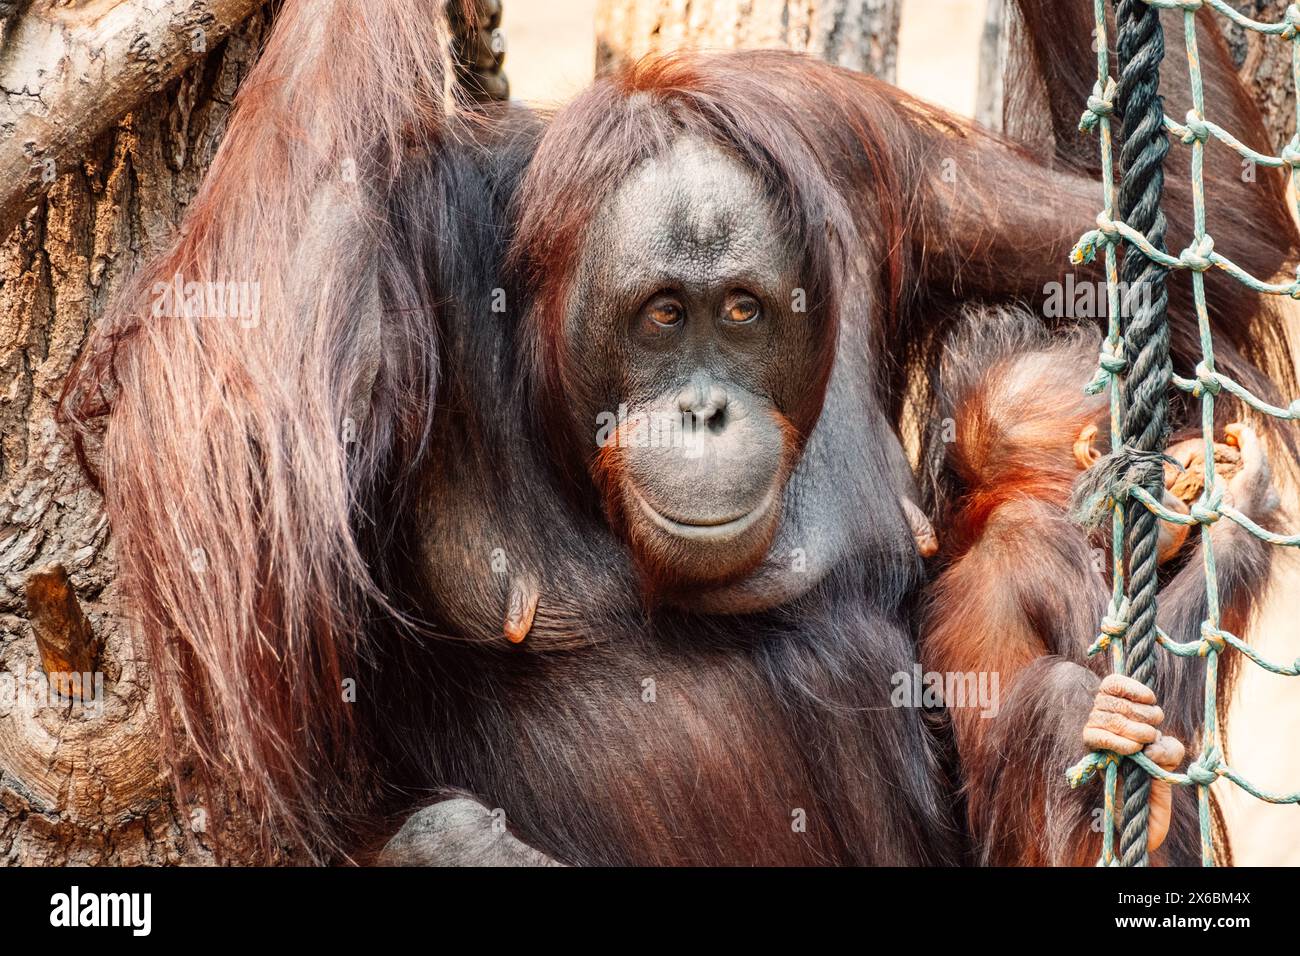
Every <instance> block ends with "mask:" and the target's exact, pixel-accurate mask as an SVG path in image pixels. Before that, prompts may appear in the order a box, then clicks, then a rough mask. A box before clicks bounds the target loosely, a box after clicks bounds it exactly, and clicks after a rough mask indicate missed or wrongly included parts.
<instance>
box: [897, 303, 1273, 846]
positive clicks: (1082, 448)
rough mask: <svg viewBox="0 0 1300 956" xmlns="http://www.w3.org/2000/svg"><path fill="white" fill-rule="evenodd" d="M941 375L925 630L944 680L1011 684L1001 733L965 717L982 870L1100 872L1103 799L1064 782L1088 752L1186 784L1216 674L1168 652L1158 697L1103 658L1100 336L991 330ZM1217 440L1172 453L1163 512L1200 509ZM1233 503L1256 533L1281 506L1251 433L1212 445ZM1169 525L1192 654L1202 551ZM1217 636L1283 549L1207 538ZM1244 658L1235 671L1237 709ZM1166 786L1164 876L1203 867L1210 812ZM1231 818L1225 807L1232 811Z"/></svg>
mask: <svg viewBox="0 0 1300 956" xmlns="http://www.w3.org/2000/svg"><path fill="white" fill-rule="evenodd" d="M974 318H975V320H974V321H972V322H970V323H968V324H967V325H966V327H965V328H964V329H963V330H961V331H960V332H959V333H958V334H957V335H956V336H955V338H954V340H953V341H952V343H951V347H950V348H949V349H948V351H947V352H946V354H945V360H944V365H943V368H942V369H941V372H940V375H941V383H940V384H941V396H942V402H943V407H942V409H941V414H942V416H943V418H944V421H945V423H946V424H947V426H948V432H949V435H948V437H949V438H950V439H951V440H949V441H947V442H945V443H944V444H943V447H941V448H939V447H937V448H936V450H935V452H934V453H933V454H932V455H931V456H930V457H929V461H930V463H931V468H932V478H933V481H934V482H936V483H937V485H938V486H939V488H940V489H941V491H942V493H940V494H939V495H938V500H940V501H948V502H951V505H950V506H949V508H948V510H947V511H946V512H945V513H941V514H939V515H938V516H937V521H936V524H937V526H938V527H939V528H940V529H941V533H940V534H939V541H940V548H939V554H938V556H937V558H936V560H937V561H938V562H939V571H938V574H937V577H936V579H935V581H934V583H933V584H932V586H931V588H930V590H929V593H928V597H927V601H926V607H925V612H924V617H923V621H922V631H921V635H922V650H921V654H922V664H923V666H924V668H925V669H926V670H927V671H934V672H940V673H944V674H954V673H956V674H982V673H987V674H991V673H996V674H998V678H999V682H1000V687H1001V689H1002V700H1001V701H1000V702H999V706H998V707H997V708H996V709H994V711H993V713H992V715H989V716H986V715H988V714H989V713H990V712H989V710H988V709H984V710H977V709H974V708H971V709H966V708H961V707H952V706H951V704H950V706H949V714H950V717H951V720H952V725H953V729H954V734H955V738H956V743H957V749H958V754H959V758H960V761H961V768H962V779H963V780H964V781H965V790H964V796H965V801H966V817H967V822H968V826H969V830H970V834H971V838H972V841H973V843H974V854H975V858H976V860H977V861H978V862H980V863H983V864H989V865H1091V864H1092V863H1095V862H1096V860H1097V858H1098V856H1099V855H1100V851H1101V819H1100V815H1099V814H1097V813H1094V810H1095V808H1097V807H1099V806H1100V803H1101V798H1100V793H1099V792H1098V788H1097V785H1096V784H1091V785H1089V786H1086V787H1081V788H1079V789H1078V790H1071V789H1070V787H1069V785H1068V784H1067V782H1066V779H1065V769H1066V768H1067V767H1068V766H1070V765H1071V764H1073V763H1074V762H1076V761H1077V760H1078V759H1079V758H1080V757H1082V756H1083V754H1084V753H1085V752H1086V751H1089V750H1111V751H1115V752H1117V753H1120V754H1126V755H1127V754H1134V753H1137V752H1138V751H1142V752H1143V753H1145V754H1146V755H1147V756H1148V757H1150V758H1151V759H1152V760H1153V761H1154V762H1155V763H1156V764H1157V765H1158V766H1160V767H1162V768H1164V769H1167V770H1176V769H1178V768H1179V766H1180V765H1181V764H1182V762H1183V759H1184V755H1185V752H1186V751H1188V750H1192V751H1196V750H1199V748H1200V746H1201V740H1200V735H1201V714H1200V708H1201V689H1202V679H1203V674H1204V661H1203V660H1202V659H1200V658H1175V657H1173V656H1171V655H1167V654H1163V653H1162V654H1161V655H1160V662H1159V670H1158V673H1157V677H1156V680H1155V681H1154V686H1153V687H1147V686H1145V685H1143V684H1141V683H1139V682H1137V681H1135V680H1133V679H1131V678H1128V677H1123V676H1118V675H1110V674H1108V671H1109V665H1110V658H1109V655H1108V654H1097V655H1095V656H1093V657H1092V658H1089V657H1088V656H1087V654H1086V651H1087V649H1088V647H1089V646H1090V645H1091V644H1092V643H1093V641H1094V640H1095V639H1096V637H1097V633H1098V624H1099V622H1100V620H1101V618H1102V616H1103V615H1104V614H1105V613H1106V610H1107V605H1108V603H1109V596H1110V580H1109V569H1110V566H1111V560H1110V555H1109V553H1108V549H1107V545H1108V542H1109V522H1105V531H1104V533H1097V532H1089V531H1087V530H1085V528H1083V527H1081V526H1080V524H1079V523H1077V522H1076V520H1074V518H1073V517H1072V515H1071V496H1072V490H1073V488H1074V486H1075V483H1076V480H1077V479H1079V478H1080V476H1082V475H1083V474H1084V473H1085V471H1086V470H1087V469H1089V468H1091V467H1092V466H1093V464H1094V463H1095V462H1096V461H1097V460H1098V459H1099V458H1100V457H1101V456H1102V454H1104V453H1105V452H1106V451H1107V450H1108V446H1109V401H1108V397H1107V396H1106V395H1105V394H1102V395H1097V396H1092V395H1087V394H1085V393H1084V391H1083V388H1082V383H1084V382H1085V381H1087V379H1088V378H1089V377H1090V375H1091V373H1092V370H1093V368H1094V366H1095V363H1096V356H1097V351H1098V349H1097V344H1098V343H1097V338H1096V333H1095V332H1093V331H1091V330H1088V331H1086V332H1085V331H1081V330H1080V331H1070V332H1065V333H1059V334H1056V335H1053V334H1051V333H1049V332H1047V331H1046V330H1044V329H1043V328H1042V326H1041V323H1040V321H1039V320H1038V319H1036V318H1035V317H1033V316H1030V315H1027V314H1021V313H1016V312H1001V311H990V312H983V313H979V314H977V315H976V316H975V317H974ZM1202 452H1203V447H1202V441H1201V440H1200V439H1199V438H1197V439H1189V440H1187V441H1178V442H1176V443H1175V444H1173V445H1172V446H1171V448H1170V449H1169V454H1170V457H1171V458H1174V459H1175V460H1177V461H1178V462H1179V464H1180V467H1174V466H1172V465H1171V466H1170V467H1169V468H1168V469H1167V471H1166V493H1165V503H1166V505H1167V506H1168V507H1169V508H1170V509H1172V510H1175V511H1180V512H1184V513H1185V512H1187V510H1188V503H1189V502H1190V501H1193V500H1195V499H1196V497H1197V496H1199V494H1200V490H1201V483H1203V480H1204V479H1203V476H1202V478H1201V479H1200V482H1199V483H1198V480H1197V479H1196V477H1195V472H1196V471H1197V469H1199V468H1201V466H1202V463H1201V462H1200V455H1201V454H1202ZM1215 460H1216V463H1219V464H1220V468H1219V474H1220V475H1221V476H1222V477H1223V478H1224V480H1225V481H1226V482H1227V488H1226V494H1225V500H1226V501H1227V502H1228V503H1230V504H1232V505H1234V506H1235V507H1236V508H1238V509H1239V510H1241V511H1242V512H1244V513H1246V514H1248V515H1250V516H1251V517H1252V518H1253V519H1255V520H1256V521H1261V520H1263V519H1266V518H1267V517H1268V514H1269V513H1270V512H1271V511H1272V510H1273V509H1274V508H1276V507H1277V504H1278V499H1277V495H1276V494H1275V493H1274V492H1273V491H1272V487H1271V482H1270V476H1269V468H1268V462H1267V459H1266V456H1265V454H1264V452H1263V450H1262V448H1261V446H1260V442H1259V439H1258V437H1257V436H1256V434H1255V433H1254V431H1253V430H1252V429H1250V428H1249V427H1246V426H1244V425H1234V426H1229V427H1228V429H1227V430H1226V435H1225V437H1224V439H1223V442H1222V445H1216V449H1215ZM1187 531H1188V529H1187V527H1186V526H1182V525H1174V524H1167V523H1163V522H1162V526H1161V543H1160V561H1161V565H1162V567H1161V591H1160V596H1159V623H1160V626H1161V627H1162V628H1163V629H1164V631H1165V632H1166V633H1167V634H1168V635H1169V636H1170V637H1171V638H1172V639H1173V640H1176V641H1191V640H1196V639H1199V636H1200V623H1201V621H1202V620H1203V618H1204V616H1205V587H1204V572H1203V568H1202V563H1201V559H1200V554H1199V551H1200V544H1199V533H1198V535H1193V536H1191V537H1190V539H1189V535H1188V533H1187ZM1211 538H1212V541H1213V545H1214V551H1215V556H1216V560H1217V563H1218V572H1219V574H1218V580H1219V594H1220V605H1221V608H1222V616H1221V622H1222V627H1223V628H1224V629H1225V630H1228V631H1232V632H1234V633H1238V634H1239V633H1241V630H1242V628H1243V626H1244V624H1245V621H1246V619H1247V617H1248V616H1249V613H1250V610H1251V602H1252V598H1253V597H1254V595H1255V594H1256V593H1258V592H1260V591H1261V590H1262V587H1263V585H1264V584H1265V583H1266V581H1267V577H1268V568H1269V549H1268V547H1267V546H1266V545H1264V544H1263V543H1262V542H1259V541H1257V540H1256V539H1254V538H1252V537H1251V536H1250V535H1248V534H1246V533H1245V532H1244V531H1243V530H1242V529H1241V528H1239V527H1237V526H1236V525H1235V524H1234V523H1233V522H1231V521H1229V520H1220V521H1218V522H1216V523H1215V524H1214V525H1213V526H1212V528H1211ZM1232 658H1233V655H1230V654H1229V655H1225V656H1224V658H1223V660H1222V663H1221V665H1220V681H1221V685H1220V686H1221V695H1220V699H1226V692H1225V690H1224V688H1225V685H1226V684H1227V682H1229V681H1231V678H1232V672H1233V668H1232V663H1233V662H1232ZM1175 789H1177V790H1178V791H1184V790H1185V788H1172V787H1171V786H1170V785H1169V784H1166V783H1162V782H1160V781H1154V782H1153V785H1152V790H1151V801H1150V806H1151V813H1150V823H1149V848H1150V849H1151V850H1152V851H1153V853H1154V852H1155V851H1159V852H1158V853H1155V856H1154V857H1153V862H1155V863H1166V864H1175V865H1176V864H1194V863H1196V862H1197V861H1198V859H1199V853H1200V848H1199V847H1200V844H1199V840H1198V838H1197V830H1196V813H1195V805H1194V798H1192V796H1191V795H1190V794H1189V793H1186V792H1177V793H1175V792H1172V791H1173V790H1175ZM1216 814H1217V808H1216Z"/></svg>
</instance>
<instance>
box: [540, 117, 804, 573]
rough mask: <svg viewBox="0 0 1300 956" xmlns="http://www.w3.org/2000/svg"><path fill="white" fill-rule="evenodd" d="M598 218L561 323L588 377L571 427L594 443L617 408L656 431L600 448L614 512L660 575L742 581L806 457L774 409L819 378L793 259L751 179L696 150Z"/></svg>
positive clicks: (637, 181)
mask: <svg viewBox="0 0 1300 956" xmlns="http://www.w3.org/2000/svg"><path fill="white" fill-rule="evenodd" d="M597 223H598V226H597V228H596V229H595V230H593V233H592V235H591V236H590V238H589V249H590V250H591V254H589V255H588V256H587V258H586V259H585V268H584V269H583V270H582V273H581V274H580V276H579V279H578V282H577V284H576V288H575V290H574V293H573V296H572V299H571V302H570V307H569V313H568V319H567V322H566V328H565V335H566V341H567V343H568V346H569V349H568V352H569V355H568V365H569V367H571V368H574V369H584V370H586V373H585V374H584V376H583V380H582V381H581V382H578V383H576V384H575V387H574V389H573V391H574V393H575V395H581V396H583V397H585V398H587V400H586V401H584V402H575V403H574V415H575V421H574V426H575V427H576V428H578V429H579V430H580V433H581V430H582V429H583V427H584V425H585V426H586V430H587V433H588V435H589V436H590V437H589V438H588V441H589V442H593V443H594V442H596V441H598V436H597V434H596V432H595V431H594V430H593V429H592V427H591V425H592V423H594V422H596V421H597V419H598V418H599V417H600V415H601V412H604V411H609V410H612V409H617V408H619V407H620V406H625V407H626V409H627V411H628V414H627V417H628V418H630V419H631V420H632V421H634V422H637V421H639V422H643V423H644V422H650V423H655V424H659V425H661V437H667V438H668V439H669V440H668V441H667V442H664V441H662V440H661V441H659V442H657V443H656V445H657V447H645V443H644V442H643V443H642V444H641V446H640V447H638V445H637V444H635V443H634V442H629V441H618V440H617V439H618V436H617V435H616V436H614V440H613V441H608V442H607V444H606V448H605V452H604V454H603V455H602V460H604V459H608V458H611V457H612V458H614V459H615V461H614V462H611V463H610V464H611V470H612V471H613V473H614V477H613V481H612V485H613V487H612V488H610V489H609V491H610V493H611V495H612V496H613V497H614V499H615V500H614V501H613V502H610V504H612V505H614V506H615V507H617V508H618V509H619V511H620V512H621V514H620V515H619V516H618V518H619V519H620V520H621V522H622V523H623V526H624V528H625V530H626V533H627V535H628V536H629V538H630V539H631V542H632V543H633V544H634V546H635V549H636V551H637V553H638V554H641V555H643V556H644V557H645V558H646V560H647V568H646V570H647V571H648V573H650V574H651V575H653V576H654V577H655V578H656V579H659V580H661V581H663V582H667V583H672V584H674V585H678V586H698V585H710V584H716V583H719V582H729V581H732V580H735V579H737V578H738V577H740V576H742V575H744V574H745V573H746V572H748V571H750V570H752V569H753V568H754V567H755V566H756V565H757V564H758V563H759V562H760V561H761V560H762V559H763V558H764V556H765V555H767V554H768V553H769V550H770V547H771V545H772V541H773V539H774V537H775V535H776V531H777V528H778V527H779V525H780V523H781V512H782V496H783V492H784V486H785V481H786V477H787V475H788V474H789V471H790V465H791V464H792V463H793V459H794V457H795V455H796V454H797V448H796V447H794V446H795V442H794V437H795V436H793V435H787V434H786V431H787V429H785V428H783V426H782V419H781V417H780V408H781V407H782V405H783V399H784V400H788V399H789V398H790V397H791V395H790V392H791V389H792V388H795V387H798V385H799V384H801V382H802V383H804V384H806V383H807V381H808V379H809V377H811V376H812V374H813V368H812V363H813V361H814V360H815V355H814V353H815V349H816V344H817V343H816V341H815V338H816V336H815V331H816V330H813V329H810V328H809V326H810V325H811V322H810V320H809V317H808V316H807V315H806V314H800V313H796V312H794V311H793V310H792V307H791V306H792V298H793V290H794V289H795V288H796V287H797V286H798V282H799V280H798V275H797V272H796V269H795V266H796V265H797V259H796V257H795V255H794V252H793V250H791V249H790V248H789V247H788V244H787V243H786V242H785V241H784V240H783V238H782V234H781V230H780V228H779V224H778V223H777V221H776V217H775V215H774V214H773V210H772V208H771V205H770V203H768V202H766V201H765V199H764V197H763V195H762V192H761V189H760V186H759V184H758V183H757V182H756V180H755V177H754V175H753V174H752V173H751V172H750V171H749V170H746V169H745V168H743V167H742V166H740V165H739V163H737V162H736V161H735V160H732V159H730V158H729V157H727V156H726V155H725V154H723V153H721V152H720V151H719V150H717V149H716V148H715V147H711V146H708V145H705V144H702V143H699V142H696V141H693V140H690V139H682V140H679V141H678V142H677V143H676V144H675V145H674V146H673V147H672V149H671V150H670V151H669V152H668V153H666V154H665V155H664V156H662V157H660V158H657V159H654V160H651V161H650V162H648V163H646V164H644V165H643V166H642V167H641V168H640V169H639V170H638V171H637V172H635V173H634V174H632V175H631V176H629V177H628V179H627V180H626V181H625V182H624V183H623V184H622V185H621V186H620V187H619V189H618V190H617V192H616V193H615V194H614V196H613V197H612V199H611V201H610V202H609V203H608V204H607V207H606V209H605V210H604V211H603V212H602V214H601V216H600V217H599V218H598V219H597ZM597 250H599V252H597ZM592 343H599V344H600V345H601V346H603V348H602V349H601V351H600V352H599V353H597V355H598V356H599V357H598V358H597V357H596V355H593V348H592ZM801 371H802V372H803V375H802V376H801V375H800V372H801ZM664 424H667V425H670V426H672V427H671V428H670V429H668V431H667V435H666V436H663V431H664V429H663V428H662V426H663V425H664ZM620 434H625V432H623V433H620ZM591 448H592V451H593V453H594V452H595V451H596V445H595V444H592V446H591Z"/></svg>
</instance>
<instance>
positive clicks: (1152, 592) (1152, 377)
mask: <svg viewBox="0 0 1300 956" xmlns="http://www.w3.org/2000/svg"><path fill="white" fill-rule="evenodd" d="M1115 22H1116V27H1117V38H1116V39H1117V53H1118V58H1119V83H1118V86H1117V97H1116V106H1117V108H1118V112H1119V114H1120V116H1121V117H1122V122H1123V137H1124V138H1123V147H1122V149H1121V151H1120V165H1121V168H1122V170H1123V180H1122V182H1121V184H1120V190H1119V213H1120V216H1121V217H1122V218H1123V220H1124V221H1125V222H1126V223H1128V224H1129V225H1130V226H1131V227H1132V228H1134V229H1135V230H1137V231H1138V232H1140V233H1142V234H1143V235H1144V236H1146V238H1147V239H1148V240H1149V241H1150V243H1151V244H1152V245H1153V246H1154V247H1155V248H1156V249H1158V250H1160V251H1162V252H1163V251H1165V215H1164V213H1163V212H1162V211H1161V208H1160V195H1161V192H1162V190H1163V188H1164V168H1163V163H1164V159H1165V154H1166V153H1168V152H1169V137H1168V135H1167V134H1166V132H1165V126H1164V102H1163V99H1162V98H1161V96H1160V92H1159V83H1160V61H1161V60H1163V59H1164V55H1165V35H1164V29H1163V28H1162V27H1161V25H1160V11H1159V10H1156V9H1153V8H1152V7H1149V6H1147V4H1146V3H1145V2H1143V0H1118V4H1117V6H1116V14H1115ZM1166 274H1167V272H1166V270H1165V268H1164V267H1163V266H1161V265H1159V264H1157V263H1156V262H1153V261H1152V260H1151V259H1149V258H1148V257H1147V256H1145V255H1143V254H1142V252H1140V251H1139V250H1137V249H1134V248H1132V247H1126V249H1125V252H1124V262H1123V266H1122V269H1121V278H1122V279H1123V282H1124V283H1125V288H1126V289H1127V290H1128V302H1129V304H1130V310H1129V320H1128V324H1127V328H1126V330H1125V333H1124V344H1125V358H1126V361H1127V365H1128V376H1127V378H1126V380H1125V383H1124V397H1125V404H1126V406H1127V408H1128V411H1127V413H1126V415H1125V418H1124V444H1125V446H1126V450H1127V451H1128V452H1129V453H1136V454H1135V455H1134V461H1135V462H1136V463H1137V464H1136V469H1135V471H1136V470H1137V469H1140V471H1139V472H1138V473H1131V474H1130V478H1131V479H1132V480H1133V481H1134V482H1135V483H1136V484H1138V485H1140V486H1141V487H1142V488H1144V489H1146V490H1147V491H1148V492H1150V493H1151V494H1152V495H1154V496H1155V497H1156V500H1159V499H1160V497H1161V493H1162V492H1163V490H1164V480H1163V469H1162V466H1161V464H1160V461H1159V459H1158V458H1156V457H1155V456H1156V455H1159V454H1160V453H1161V452H1163V451H1164V449H1165V444H1166V439H1167V437H1168V422H1167V417H1166V411H1167V409H1168V394H1167V390H1168V386H1169V380H1170V377H1171V375H1172V374H1173V367H1172V365H1171V363H1170V358H1169V326H1168V323H1167V321H1166V314H1165V312H1166V308H1167V306H1168V303H1169V298H1168V295H1167V293H1166V291H1165V276H1166ZM1148 456H1150V457H1148ZM1126 526H1127V528H1128V541H1127V544H1128V548H1127V550H1128V562H1129V610H1130V618H1129V627H1128V637H1127V641H1126V643H1125V659H1124V669H1125V671H1126V672H1127V673H1128V674H1129V676H1131V677H1133V678H1134V679H1136V680H1139V681H1141V682H1142V683H1144V684H1146V685H1147V686H1152V685H1154V683H1155V676H1156V592H1157V590H1158V589H1159V582H1158V581H1157V579H1156V568H1157V561H1156V551H1157V547H1156V546H1157V537H1158V534H1159V528H1158V524H1157V520H1156V516H1155V515H1154V514H1153V513H1152V512H1151V511H1150V510H1149V509H1148V508H1146V507H1145V506H1144V505H1142V504H1141V503H1140V502H1138V501H1131V502H1130V503H1129V505H1128V514H1127V521H1126ZM1150 793H1151V778H1150V777H1149V776H1148V775H1147V773H1146V771H1145V770H1142V769H1140V768H1139V767H1137V766H1136V765H1134V764H1132V763H1130V764H1128V765H1127V768H1126V772H1125V775H1124V817H1123V819H1124V830H1123V834H1122V836H1121V841H1120V852H1121V859H1122V860H1123V863H1124V865H1125V866H1146V865H1147V816H1148V807H1147V799H1148V797H1149V796H1150Z"/></svg>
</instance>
